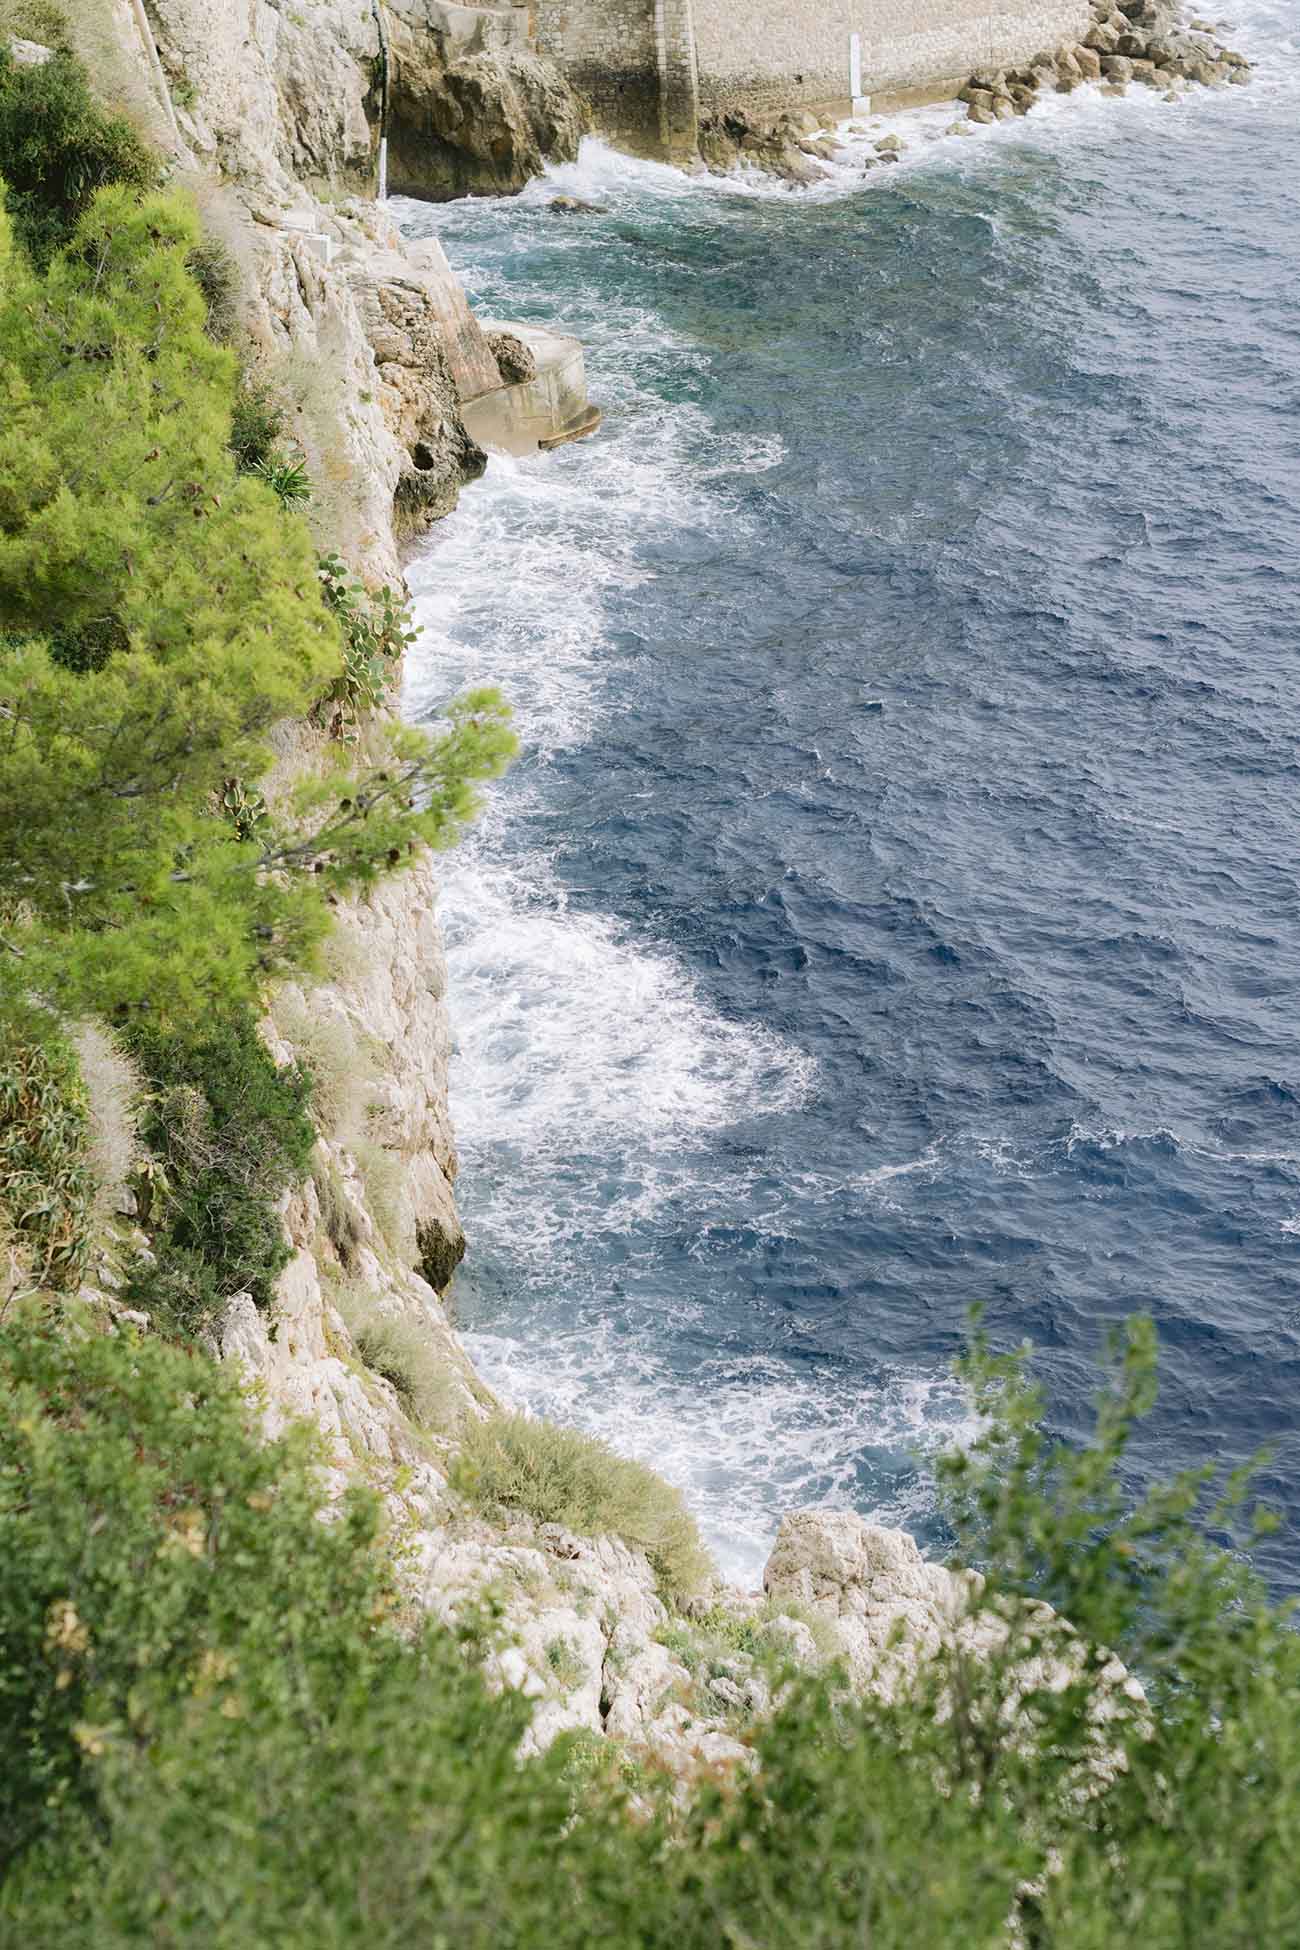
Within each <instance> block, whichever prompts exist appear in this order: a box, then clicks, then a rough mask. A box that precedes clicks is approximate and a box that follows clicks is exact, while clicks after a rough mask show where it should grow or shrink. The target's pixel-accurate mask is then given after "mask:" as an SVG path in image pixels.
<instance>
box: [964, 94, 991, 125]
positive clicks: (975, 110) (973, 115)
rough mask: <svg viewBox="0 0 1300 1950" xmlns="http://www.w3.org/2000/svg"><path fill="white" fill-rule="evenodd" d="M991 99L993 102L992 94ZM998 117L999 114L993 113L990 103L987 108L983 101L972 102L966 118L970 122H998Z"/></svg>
mask: <svg viewBox="0 0 1300 1950" xmlns="http://www.w3.org/2000/svg"><path fill="white" fill-rule="evenodd" d="M989 99H990V104H991V102H992V97H991V96H990V98H989ZM997 119H998V118H997V116H996V115H995V114H994V113H993V109H992V106H991V105H990V106H989V107H988V108H985V107H984V105H983V103H981V102H972V103H971V105H970V107H969V108H968V109H967V111H966V120H967V121H968V122H996V121H997Z"/></svg>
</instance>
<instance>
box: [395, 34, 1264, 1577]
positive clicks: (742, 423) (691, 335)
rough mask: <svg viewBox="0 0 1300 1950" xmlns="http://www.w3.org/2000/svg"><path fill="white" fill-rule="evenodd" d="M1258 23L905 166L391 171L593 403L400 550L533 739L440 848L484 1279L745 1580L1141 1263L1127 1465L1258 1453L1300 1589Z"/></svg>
mask: <svg viewBox="0 0 1300 1950" xmlns="http://www.w3.org/2000/svg"><path fill="white" fill-rule="evenodd" d="M1232 38H1233V39H1234V40H1235V41H1236V42H1237V44H1238V45H1240V46H1241V47H1242V48H1243V51H1245V52H1246V53H1248V54H1250V55H1251V56H1252V58H1254V59H1256V60H1257V62H1258V63H1259V68H1258V73H1257V77H1256V81H1255V83H1254V85H1253V86H1252V87H1251V88H1249V89H1231V90H1227V91H1224V92H1222V93H1218V94H1213V95H1209V94H1204V93H1202V94H1201V95H1200V96H1199V98H1198V99H1196V100H1195V101H1194V102H1190V103H1189V104H1188V105H1185V106H1178V107H1173V106H1168V105H1166V104H1164V103H1162V102H1158V101H1155V100H1153V99H1152V98H1150V97H1149V96H1146V95H1144V94H1143V93H1142V91H1140V90H1135V91H1134V95H1135V96H1136V97H1137V98H1136V99H1132V98H1131V99H1127V100H1125V101H1123V102H1107V101H1103V100H1102V99H1101V98H1099V97H1097V96H1096V95H1093V94H1091V93H1090V94H1089V95H1088V96H1087V97H1086V98H1084V97H1081V96H1077V95H1076V96H1074V97H1071V98H1070V99H1069V100H1068V101H1065V100H1054V101H1052V102H1050V103H1048V104H1047V105H1046V106H1045V107H1044V108H1043V109H1041V110H1039V111H1035V113H1034V114H1033V115H1032V116H1031V117H1030V118H1029V119H1028V120H1027V121H1024V122H1020V123H1016V124H1014V125H1002V126H1000V127H999V128H998V129H996V130H994V131H986V132H982V133H981V135H980V136H979V137H977V138H975V139H971V140H959V139H958V138H956V137H949V138H943V137H940V136H938V135H937V134H934V135H933V139H930V138H931V136H932V134H933V132H935V131H937V130H941V129H942V128H943V127H944V126H945V124H946V122H947V120H948V116H947V115H946V114H944V113H942V112H940V113H934V112H927V113H926V114H923V115H920V116H916V117H913V118H911V121H910V124H909V122H908V121H907V120H906V119H905V120H904V121H903V122H902V123H898V124H895V126H901V127H903V128H904V129H906V128H908V127H909V126H910V129H911V132H912V146H911V148H910V150H909V154H908V158H907V160H906V161H905V162H904V164H903V165H902V166H901V167H899V168H898V169H896V170H893V171H891V172H889V173H888V177H887V179H886V180H882V178H884V177H885V172H883V171H881V172H877V173H876V174H875V175H874V176H873V177H872V179H871V182H870V185H869V186H859V184H858V183H857V181H856V179H855V177H854V175H853V174H852V173H851V171H850V170H848V169H845V170H843V171H841V172H840V173H839V174H838V176H837V178H836V180H835V182H833V183H832V184H831V185H829V186H828V187H827V188H826V189H825V190H822V191H819V192H816V193H814V194H812V195H807V194H790V193H788V192H784V191H774V190H770V189H763V188H759V187H753V188H746V187H744V186H739V187H736V186H732V187H728V186H720V185H718V184H713V183H709V184H699V183H691V182H687V181H686V180H685V179H683V178H681V177H677V176H674V175H671V174H670V173H669V172H667V171H663V170H658V169H656V168H654V167H652V166H649V165H637V164H628V163H626V162H624V161H622V160H621V159H619V158H616V157H613V156H612V155H610V154H609V153H608V152H603V151H601V150H600V149H599V148H597V147H594V146H589V148H588V150H587V151H586V152H585V154H584V158H583V160H582V162H581V163H580V164H578V165H576V166H574V167H573V168H571V169H565V170H560V171H557V172H555V175H554V176H553V177H552V179H551V180H550V181H548V182H547V183H545V184H540V185H535V186H533V188H532V189H530V190H529V191H528V192H527V194H526V195H525V196H523V197H522V198H519V199H517V200H514V201H504V202H485V203H470V204H459V205H454V206H449V207H443V208H439V209H428V208H422V207H420V206H417V205H409V204H408V205H401V206H398V208H399V212H400V214H401V216H402V218H403V220H404V221H405V222H407V224H408V226H409V228H410V229H411V230H412V231H413V232H416V233H427V232H429V231H436V232H437V233H438V234H439V235H440V236H441V237H442V239H443V242H444V244H445V245H446V247H447V249H448V251H449V252H450V254H451V256H452V258H453V261H454V262H455V263H456V264H457V266H458V268H459V269H460V270H461V271H462V273H463V275H464V276H465V278H466V281H467V283H468V285H469V287H470V290H471V293H472V295H473V297H474V298H475V300H476V301H478V302H479V303H480V304H481V305H482V306H484V307H485V308H487V309H490V310H491V311H492V312H493V313H494V314H496V315H505V316H514V317H517V318H532V319H538V320H542V321H545V322H548V323H554V324H558V325H561V326H563V327H566V328H567V329H569V330H571V331H573V332H575V333H577V334H578V335H579V336H580V337H581V338H582V339H583V340H584V342H585V344H586V346H587V355H588V370H589V379H590V384H591V389H592V392H593V395H594V396H595V397H596V398H597V399H598V400H599V401H600V402H601V403H602V404H603V406H604V408H605V412H606V420H605V426H604V429H603V431H602V432H601V434H600V435H599V437H598V438H597V439H595V440H593V441H590V442H587V443H585V444H583V445H581V446H576V447H572V448H569V449H567V450H565V451H563V452H561V453H559V454H557V455H554V456H551V457H541V458H538V459H537V460H534V461H529V462H526V463H518V462H509V461H494V462H493V464H492V466H491V469H490V471H489V474H488V477H487V479H486V481H485V482H484V483H482V484H481V485H479V486H478V487H475V488H473V489H471V490H470V491H468V492H467V493H466V494H465V496H464V498H463V500H462V503H461V506H460V509H459V510H458V512H457V513H456V514H455V515H454V516H453V517H452V518H451V519H450V520H449V521H447V522H446V523H444V524H442V525H441V527H440V528H439V529H438V530H437V531H436V533H435V534H434V536H433V537H432V538H431V540H430V542H429V543H428V545H427V546H426V547H425V548H424V550H423V552H422V554H421V556H420V558H419V559H418V560H417V561H416V563H415V564H414V567H413V572H412V579H413V584H414V587H415V589H416V592H417V597H418V606H419V613H420V616H421V618H422V620H423V623H424V625H425V636H424V638H423V641H422V645H421V647H420V649H419V650H418V651H417V653H416V656H415V658H414V660H413V664H412V670H411V677H410V686H409V690H410V695H409V699H408V703H409V708H410V710H411V712H412V714H413V715H416V716H430V715H433V714H434V713H435V712H436V709H437V706H438V704H439V702H440V701H441V700H443V699H445V698H446V697H447V696H448V695H450V694H451V693H452V692H453V691H454V690H456V689H457V688H459V687H461V686H463V685H464V684H466V683H468V682H470V681H474V682H479V681H485V680H487V681H496V682H499V683H500V684H501V685H502V686H503V688H504V689H505V690H506V691H507V692H508V694H509V695H510V697H511V698H512V699H513V701H514V703H515V706H516V709H517V713H518V720H519V727H520V731H521V735H522V738H523V742H524V746H525V755H524V757H523V759H522V761H521V762H520V764H519V765H518V766H517V767H516V768H515V770H514V771H513V772H512V774H511V775H510V777H509V779H508V780H507V781H506V782H505V783H504V784H503V786H502V787H501V788H500V789H499V790H497V792H496V793H495V795H494V797H493V800H492V804H491V807H490V810H489V813H488V815H487V817H486V819H485V821H484V823H483V825H482V826H481V827H480V829H479V830H478V832H477V833H476V835H475V836H474V838H473V839H472V840H471V841H470V843H469V844H468V845H467V846H466V847H465V848H464V849H463V850H462V851H461V852H460V854H459V855H457V856H456V857H455V858H453V859H452V860H450V861H449V863H448V877H447V887H446V895H445V901H444V918H445V921H446V925H447V929H448V935H449V944H450V953H451V965H452V1001H453V1009H454V1015H455V1026H456V1029H457V1033H458V1039H459V1050H458V1055H457V1060H456V1067H455V1072H454V1104H453V1109H454V1114H455V1118H456V1123H457V1129H458V1132H459V1137H460V1142H461V1148H462V1154H463V1165H462V1180H461V1198H462V1206H463V1211H464V1217H465V1223H466V1227H467V1230H468V1231H469V1233H470V1235H471V1239H472V1250H471V1258H470V1260H469V1261H468V1262H467V1267H466V1271H465V1273H464V1275H463V1276H462V1279H461V1281H460V1282H459V1283H458V1288H457V1294H458V1303H459V1307H460V1316H461V1320H462V1323H463V1324H464V1326H465V1327H466V1329H467V1331H468V1333H469V1335H470V1338H471V1342H472V1345H473V1348H474V1352H475V1354H476V1357H477V1358H478V1359H479V1361H480V1362H481V1364H482V1365H483V1366H484V1368H485V1370H486V1371H487V1373H488V1374H489V1375H490V1377H491V1378H492V1380H493V1381H494V1382H496V1383H497V1384H498V1385H499V1386H500V1387H501V1388H502V1390H503V1391H504V1392H505V1393H507V1394H508V1395H509V1396H511V1397H512V1398H513V1399H515V1400H517V1401H523V1402H527V1403H528V1404H529V1405H531V1406H532V1407H534V1408H537V1409H543V1410H547V1411H549V1412H551V1413H558V1414H560V1415H561V1416H563V1417H565V1418H567V1419H570V1420H572V1421H575V1422H577V1423H579V1424H580V1425H582V1426H584V1427H588V1428H595V1429H598V1430H600V1431H602V1432H604V1433H605V1434H607V1435H609V1436H611V1437H613V1438H614V1439H615V1440H616V1441H617V1442H618V1444H619V1445H620V1446H621V1447H623V1448H625V1449H629V1450H632V1451H634V1452H635V1453H638V1454H640V1455H643V1456H645V1457H647V1458H648V1459H650V1460H652V1461H653V1462H655V1463H656V1464H657V1465H658V1466H659V1467H661V1468H662V1469H663V1470H664V1471H665V1472H666V1473H667V1474H669V1475H670V1476H672V1477H674V1478H676V1479H677V1480H678V1481H680V1482H682V1483H683V1484H684V1485H686V1487H687V1489H688V1491H689V1493H690V1495H691V1498H692V1500H693V1502H694V1504H695V1507H696V1508H697V1510H698V1511H699V1513H700V1514H701V1517H702V1518H703V1520H704V1522H705V1525H706V1527H707V1529H708V1532H709V1534H710V1537H711V1540H712V1541H713V1542H714V1543H715V1545H716V1546H717V1547H718V1549H719V1551H720V1553H721V1555H722V1557H723V1560H724V1562H725V1564H726V1565H727V1567H728V1569H729V1570H731V1571H732V1572H734V1573H736V1574H738V1575H742V1576H752V1575H753V1574H754V1573H755V1572H756V1571H757V1569H758V1567H759V1565H760V1564H761V1562H762V1558H763V1555H764V1553H765V1550H766V1547H767V1544H768V1542H769V1541H770V1538H771V1535H772V1532H773V1530H774V1527H775V1522H776V1518H777V1515H778V1513H779V1512H780V1510H781V1509H782V1508H785V1507H789V1506H790V1505H792V1504H795V1503H807V1502H817V1501H829V1502H839V1503H843V1502H844V1501H846V1500H848V1501H852V1502H853V1503H855V1504H856V1505H857V1507H859V1508H860V1509H861V1510H863V1511H864V1512H876V1513H881V1514H882V1515H883V1516H884V1517H885V1518H886V1520H889V1519H893V1520H895V1521H903V1522H907V1523H909V1524H911V1525H913V1526H914V1527H916V1528H917V1529H918V1530H920V1531H921V1532H922V1533H923V1534H924V1533H925V1532H926V1530H927V1526H928V1525H929V1523H930V1521H931V1520H930V1517H929V1507H930V1505H929V1494H928V1488H927V1477H926V1470H925V1460H924V1459H925V1455H926V1452H927V1451H932V1450H933V1448H934V1447H935V1445H936V1444H938V1443H941V1442H945V1441H948V1440H951V1439H952V1438H953V1437H954V1435H959V1434H960V1431H961V1427H962V1423H963V1417H964V1414H965V1410H964V1406H963V1403H962V1400H961V1397H960V1395H959V1394H958V1392H957V1390H956V1389H955V1387H954V1385H953V1384H952V1383H951V1381H950V1380H949V1379H948V1364H949V1362H950V1360H951V1357H952V1355H953V1353H954V1351H955V1349H956V1348H957V1347H958V1345H959V1343H960V1339H961V1335H962V1328H963V1321H964V1317H965V1314H966V1310H967V1309H968V1307H969V1306H970V1305H971V1303H972V1302H974V1301H981V1302H983V1303H984V1305H985V1307H986V1317H987V1320H988V1323H989V1326H990V1328H991V1330H992V1333H993V1336H994V1338H995V1339H996V1340H997V1341H999V1342H1000V1343H1004V1344H1010V1343H1013V1342H1015V1341H1017V1340H1018V1339H1020V1338H1021V1337H1022V1336H1029V1337H1031V1338H1032V1339H1033V1340H1034V1341H1035V1342H1036V1343H1037V1345H1038V1347H1039V1349H1040V1352H1041V1364H1042V1370H1043V1373H1044V1376H1045V1379H1046V1381H1047V1383H1048V1387H1049V1394H1050V1401H1051V1411H1052V1416H1053V1420H1054V1423H1055V1425H1056V1426H1057V1427H1058V1428H1059V1429H1061V1430H1064V1431H1067V1432H1072V1431H1075V1430H1077V1429H1078V1428H1080V1427H1081V1426H1082V1416H1083V1410H1084V1406H1085V1404H1086V1401H1087V1397H1088V1394H1089V1391H1090V1389H1091V1388H1092V1387H1093V1386H1094V1385H1095V1382H1096V1379H1097V1374H1098V1365H1097V1364H1098V1353H1099V1344H1100V1340H1101V1337H1102V1335H1103V1334H1104V1331H1105V1328H1106V1325H1107V1323H1109V1322H1112V1321H1114V1320H1116V1319H1118V1318H1120V1317H1122V1316H1123V1315H1125V1314H1128V1313H1130V1312H1132V1311H1134V1310H1135V1309H1139V1308H1145V1309H1149V1310H1150V1311H1151V1312H1152V1313H1153V1314H1154V1315H1155V1317H1156V1319H1157V1321H1158V1323H1159V1327H1160V1334H1161V1339H1162V1343H1163V1347H1164V1386H1163V1391H1162V1396H1161V1401H1160V1405H1159V1408H1158V1410H1157V1413H1156V1415H1155V1417H1154V1419H1153V1421H1152V1423H1151V1425H1150V1428H1149V1432H1148V1434H1147V1436H1146V1438H1145V1441H1144V1444H1143V1446H1142V1448H1141V1450H1140V1452H1139V1454H1138V1457H1137V1459H1136V1462H1137V1466H1138V1467H1140V1468H1141V1469H1144V1470H1153V1469H1162V1468H1168V1467H1170V1466H1172V1465H1178V1464H1183V1463H1186V1462H1189V1461H1193V1460H1198V1459H1200V1458H1201V1457H1203V1456H1204V1455H1205V1454H1206V1453H1207V1452H1209V1453H1214V1454H1219V1455H1222V1456H1225V1457H1230V1458H1234V1459H1235V1458H1238V1457H1240V1456H1242V1455H1244V1454H1247V1453H1249V1452H1250V1451H1252V1450H1253V1449H1255V1448H1256V1447H1257V1446H1258V1445H1259V1444H1260V1443H1262V1442H1264V1443H1269V1444H1271V1445H1272V1448H1273V1459H1272V1461H1271V1463H1270V1464H1269V1466H1268V1469H1267V1471H1266V1483H1267V1487H1268V1489H1269V1490H1270V1492H1271V1493H1272V1494H1273V1495H1274V1496H1275V1497H1276V1498H1277V1499H1279V1500H1280V1502H1281V1503H1282V1505H1283V1506H1284V1509H1285V1511H1286V1513H1287V1517H1288V1521H1287V1523H1286V1525H1285V1526H1284V1528H1283V1529H1282V1531H1281V1532H1280V1533H1279V1535H1278V1536H1277V1537H1276V1538H1274V1539H1273V1540H1272V1541H1271V1543H1270V1545H1269V1555H1268V1559H1267V1562H1268V1568H1269V1569H1270V1571H1271V1572H1272V1573H1273V1574H1274V1575H1275V1576H1276V1577H1278V1579H1279V1580H1280V1581H1282V1582H1284V1583H1292V1584H1294V1583H1300V1530H1298V1529H1297V1521H1298V1520H1300V1025H1298V1020H1297V1017H1298V1009H1300V995H1298V987H1300V887H1298V869H1300V861H1298V859H1297V839H1298V837H1300V705H1298V704H1297V636H1298V635H1300V630H1298V628H1297V624H1298V617H1300V603H1298V599H1297V588H1296V575H1297V563H1298V562H1300V314H1298V312H1297V308H1296V307H1297V293H1298V292H1300V220H1298V213H1297V198H1298V196H1300V113H1298V111H1300V85H1298V84H1300V9H1295V8H1292V9H1290V10H1288V9H1285V8H1278V9H1274V10H1273V11H1271V12H1267V13H1265V12H1259V13H1256V14H1255V15H1253V16H1247V17H1239V19H1238V24H1237V27H1236V28H1235V29H1234V33H1233V36H1232ZM883 126H889V125H883ZM876 133H879V130H877V131H876ZM557 187H558V188H563V189H566V190H570V191H575V190H576V191H577V192H578V193H579V194H582V195H586V196H589V197H591V198H592V200H594V201H598V202H599V203H600V204H601V205H602V206H603V209H602V213H601V214H599V215H594V216H588V217H584V218H565V217H562V216H559V215H556V214H555V213H553V212H551V211H549V210H548V209H547V208H546V203H547V200H548V198H549V197H550V196H551V195H553V194H554V193H555V190H556V188H557Z"/></svg>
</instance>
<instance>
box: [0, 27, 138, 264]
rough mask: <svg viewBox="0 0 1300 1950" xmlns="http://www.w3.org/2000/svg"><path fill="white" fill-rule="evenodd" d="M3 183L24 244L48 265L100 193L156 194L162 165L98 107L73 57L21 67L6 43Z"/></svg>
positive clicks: (1, 86) (0, 114)
mask: <svg viewBox="0 0 1300 1950" xmlns="http://www.w3.org/2000/svg"><path fill="white" fill-rule="evenodd" d="M0 178H3V180H4V182H5V184H6V185H7V200H8V205H9V214H10V216H11V217H12V218H13V222H14V227H15V229H16V231H17V233H18V237H19V239H20V241H21V243H22V244H23V246H24V248H25V249H26V250H27V251H28V252H29V253H30V254H31V256H32V258H33V259H34V260H35V262H36V263H38V264H48V263H49V261H50V258H51V257H52V256H53V255H54V253H55V251H57V250H59V249H61V248H62V246H63V245H65V244H67V243H68V242H70V240H71V238H72V236H73V233H74V232H75V230H76V228H77V224H78V222H79V221H80V219H81V217H82V216H83V215H84V214H85V212H86V211H87V210H88V209H89V207H90V204H91V201H92V200H93V198H94V196H95V193H96V191H97V190H100V189H103V188H104V187H105V186H106V185H107V184H110V183H121V184H123V185H125V186H126V187H127V188H129V189H132V190H136V191H143V190H149V189H152V188H153V187H154V186H155V184H156V183H157V181H158V164H157V163H156V161H155V160H154V158H153V157H152V156H151V155H150V154H149V151H148V150H147V149H146V148H145V146H144V144H143V142H141V140H140V138H139V136H138V135H137V134H136V132H135V130H134V129H133V128H132V127H131V125H130V123H129V122H125V121H123V120H122V118H121V117H120V116H113V115H106V114H105V113H104V111H103V110H102V109H101V108H99V107H98V106H97V104H96V103H95V101H94V100H93V98H92V96H91V94H90V90H89V89H88V88H87V86H86V78H85V73H84V71H83V69H82V68H81V66H80V64H79V63H78V62H77V61H76V60H75V59H74V58H73V56H72V55H71V54H69V53H67V52H65V51H60V52H58V53H56V54H55V55H54V57H53V59H52V60H50V61H46V62H44V63H42V64H41V65H40V66H37V67H19V66H18V65H17V64H16V63H15V62H14V61H13V60H12V58H11V57H10V55H9V52H8V49H7V48H6V47H4V46H3V44H0Z"/></svg>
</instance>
